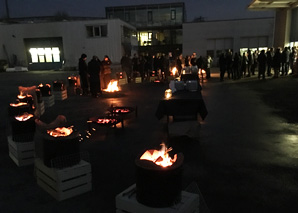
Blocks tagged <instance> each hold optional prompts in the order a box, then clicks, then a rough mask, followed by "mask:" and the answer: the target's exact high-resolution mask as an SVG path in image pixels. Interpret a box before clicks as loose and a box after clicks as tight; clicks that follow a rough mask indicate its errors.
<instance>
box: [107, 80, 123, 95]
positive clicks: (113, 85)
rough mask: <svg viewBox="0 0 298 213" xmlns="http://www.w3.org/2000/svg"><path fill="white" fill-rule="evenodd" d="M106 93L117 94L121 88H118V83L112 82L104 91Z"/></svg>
mask: <svg viewBox="0 0 298 213" xmlns="http://www.w3.org/2000/svg"><path fill="white" fill-rule="evenodd" d="M104 91H106V92H117V91H120V88H119V87H118V81H115V80H112V81H110V83H109V84H108V88H107V89H104Z"/></svg>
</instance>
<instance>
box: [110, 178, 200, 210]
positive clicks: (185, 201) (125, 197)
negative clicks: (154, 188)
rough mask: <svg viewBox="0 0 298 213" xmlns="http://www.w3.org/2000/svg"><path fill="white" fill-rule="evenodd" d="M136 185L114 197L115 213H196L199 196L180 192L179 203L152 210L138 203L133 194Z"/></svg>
mask: <svg viewBox="0 0 298 213" xmlns="http://www.w3.org/2000/svg"><path fill="white" fill-rule="evenodd" d="M135 187H136V184H134V185H132V186H130V187H129V188H127V189H126V190H124V191H123V192H121V193H120V194H118V195H117V196H116V212H117V213H124V212H126V213H128V212H129V213H139V212H142V213H165V212H166V213H167V212H171V213H198V211H199V210H198V209H199V202H200V200H199V195H198V194H194V193H189V192H186V191H182V195H181V202H180V203H178V204H176V205H173V206H170V207H166V208H153V207H149V206H145V205H143V204H141V203H139V202H138V201H137V199H136V194H135Z"/></svg>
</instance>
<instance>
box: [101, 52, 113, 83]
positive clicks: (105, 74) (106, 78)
mask: <svg viewBox="0 0 298 213" xmlns="http://www.w3.org/2000/svg"><path fill="white" fill-rule="evenodd" d="M111 64H112V62H111V60H110V58H109V56H107V55H105V57H104V59H103V61H102V66H103V70H102V72H101V75H100V79H101V82H100V83H101V87H102V88H103V89H106V88H107V87H108V85H109V83H110V81H111V73H112V70H111Z"/></svg>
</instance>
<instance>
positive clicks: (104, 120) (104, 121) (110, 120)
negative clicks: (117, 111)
mask: <svg viewBox="0 0 298 213" xmlns="http://www.w3.org/2000/svg"><path fill="white" fill-rule="evenodd" d="M96 122H97V123H99V124H110V123H115V122H117V120H116V119H114V118H99V119H97V121H96Z"/></svg>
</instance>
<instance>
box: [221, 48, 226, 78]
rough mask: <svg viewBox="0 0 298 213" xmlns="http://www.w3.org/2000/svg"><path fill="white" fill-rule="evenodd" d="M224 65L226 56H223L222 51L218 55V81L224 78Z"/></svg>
mask: <svg viewBox="0 0 298 213" xmlns="http://www.w3.org/2000/svg"><path fill="white" fill-rule="evenodd" d="M226 65H227V63H226V57H225V54H224V53H222V54H220V57H219V71H220V81H223V80H224V77H225V72H226Z"/></svg>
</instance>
